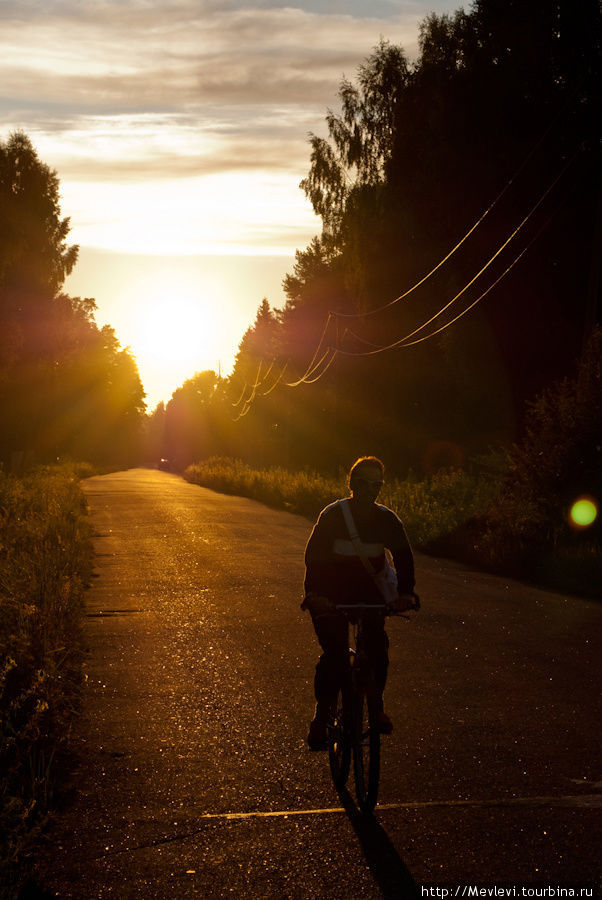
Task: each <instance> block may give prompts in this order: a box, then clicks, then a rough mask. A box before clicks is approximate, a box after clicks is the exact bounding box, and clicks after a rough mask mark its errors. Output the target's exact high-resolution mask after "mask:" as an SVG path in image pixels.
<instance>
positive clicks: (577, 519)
mask: <svg viewBox="0 0 602 900" xmlns="http://www.w3.org/2000/svg"><path fill="white" fill-rule="evenodd" d="M597 517H598V505H597V503H596V502H595V500H592V499H591V497H579V499H578V500H575V502H574V503H573V505H572V506H571V511H570V513H569V519H570V522H571V525H573V527H575V528H589V527H590V525H593V524H594V522H595V521H596V519H597Z"/></svg>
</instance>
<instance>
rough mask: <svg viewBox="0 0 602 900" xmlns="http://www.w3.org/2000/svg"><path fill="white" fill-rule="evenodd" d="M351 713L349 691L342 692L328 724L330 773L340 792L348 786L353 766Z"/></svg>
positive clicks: (338, 695) (339, 693)
mask: <svg viewBox="0 0 602 900" xmlns="http://www.w3.org/2000/svg"><path fill="white" fill-rule="evenodd" d="M350 712H351V710H350V708H349V703H348V700H347V691H345V692H344V691H342V690H341V691H339V692H338V694H337V699H336V704H335V706H334V709H333V712H332V714H331V717H330V719H329V722H328V758H329V760H330V772H331V775H332V780H333V781H334V786H335V787H336V789H337V790H338V791H341V790H342V789H343V788H344V787H345V785H346V784H347V778H348V777H349V768H350V765H351V741H350V734H349V719H350Z"/></svg>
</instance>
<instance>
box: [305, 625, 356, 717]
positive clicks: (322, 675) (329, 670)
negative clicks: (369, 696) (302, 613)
mask: <svg viewBox="0 0 602 900" xmlns="http://www.w3.org/2000/svg"><path fill="white" fill-rule="evenodd" d="M313 625H314V629H315V631H316V635H317V637H318V640H319V642H320V646H321V647H322V650H323V651H324V652H323V653H322V655H321V657H320V659H319V660H318V664H317V665H316V673H315V677H314V694H315V697H316V704H317V705H316V713H317V714H318V715H320V717H324V718H325V719H326V718H327V717H328V712H329V710H330V708H331V706H332V704H333V703H334V701H335V700H336V696H337V693H338V691H339V689H340V687H341V684H342V680H343V675H344V672H345V666H346V665H347V661H348V655H349V634H348V626H347V621H346V619H345V617H344V616H341V615H333V616H323V617H320V618H315V619H313Z"/></svg>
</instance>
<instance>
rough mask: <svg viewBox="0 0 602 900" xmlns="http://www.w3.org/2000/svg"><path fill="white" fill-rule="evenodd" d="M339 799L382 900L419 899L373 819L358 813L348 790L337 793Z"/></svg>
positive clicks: (395, 854)
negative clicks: (379, 890) (383, 899)
mask: <svg viewBox="0 0 602 900" xmlns="http://www.w3.org/2000/svg"><path fill="white" fill-rule="evenodd" d="M339 797H340V799H341V805H342V806H343V809H344V810H345V812H346V813H347V816H348V817H349V821H350V822H351V824H352V825H353V829H354V831H355V833H356V835H357V837H358V839H359V842H360V844H361V847H362V850H363V852H364V856H365V857H366V862H367V863H368V866H369V867H370V871H371V872H372V874H373V875H374V878H375V880H376V882H377V884H378V886H379V887H380V889H381V891H382V894H383V897H387V898H391V900H393V898H397V900H399V897H404V898H405V897H408V898H411V897H419V896H420V893H419V891H418V888H417V886H416V883H415V881H414V879H413V878H412V876H411V874H410V871H409V869H408V868H407V866H406V865H405V863H404V861H403V859H402V858H401V856H400V855H399V853H398V852H397V850H396V849H395V847H394V846H393V844H392V843H391V841H390V840H389V836H388V835H387V832H386V831H385V830H384V828H383V827H382V826H381V825H379V824H378V822H377V820H376V819H375V818H374V816H365V815H363V814H362V813H361V812H360V811H359V809H358V808H357V806H356V805H355V803H354V802H353V800H352V798H351V794H350V793H349V791H348V790H346V789H344V790H343V791H341V792H340V793H339Z"/></svg>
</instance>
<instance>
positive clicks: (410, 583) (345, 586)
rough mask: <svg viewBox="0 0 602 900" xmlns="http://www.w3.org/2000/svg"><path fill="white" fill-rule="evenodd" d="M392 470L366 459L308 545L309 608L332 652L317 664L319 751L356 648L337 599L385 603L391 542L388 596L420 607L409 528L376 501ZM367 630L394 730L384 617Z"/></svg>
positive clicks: (399, 604) (314, 730)
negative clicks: (381, 580) (352, 646)
mask: <svg viewBox="0 0 602 900" xmlns="http://www.w3.org/2000/svg"><path fill="white" fill-rule="evenodd" d="M384 471H385V469H384V465H383V463H382V462H381V461H380V459H377V458H376V457H374V456H364V457H361V458H360V459H358V460H357V461H356V462H355V463H354V464H353V466H352V467H351V469H350V471H349V476H348V484H349V489H350V491H351V497H350V498H349V499H347V500H343V501H341V500H337V501H336V502H335V503H331V504H330V505H329V506H327V507H326V508H325V509H323V510H322V512H321V513H320V516H319V518H318V521H317V522H316V524H315V526H314V528H313V531H312V533H311V536H310V538H309V541H308V543H307V547H306V550H305V565H306V575H305V599H304V601H303V604H302V607H301V608H302V609H308V610H309V612H310V613H311V617H312V622H313V626H314V628H315V631H316V635H317V637H318V640H319V642H320V645H321V647H322V650H323V651H324V652H323V653H322V655H321V657H320V659H319V660H318V664H317V666H316V674H315V680H314V690H315V696H316V710H315V715H314V719H313V721H312V722H311V724H310V726H309V734H308V735H307V743H308V744H309V747H310V749H312V750H322V749H325V748H326V740H327V732H326V724H327V721H328V715H329V711H330V708H331V706H332V705H333V704H334V702H335V701H336V696H337V692H338V690H339V688H340V686H341V681H342V675H343V673H344V671H345V666H346V665H347V656H348V653H349V650H348V647H349V643H348V626H347V620H346V619H345V617H344V616H343V615H342V614H341V613H340V612H337V611H336V609H335V604H356V603H374V604H382V603H383V602H384V600H383V598H384V597H385V595H386V594H387V590H386V589H385V588H383V586H382V584H381V586H380V587H379V586H378V585H377V581H378V580H379V579H378V577H377V578H375V577H374V575H373V574H372V573H381V578H382V576H383V575H384V572H385V570H386V568H387V563H386V556H385V548H387V549H388V550H389V551H390V552H391V554H392V556H393V563H394V565H395V573H396V575H397V585H396V586H394V587H393V589H392V590H391V588H389V594H390V595H389V597H388V598H387V601H386V602H387V603H388V605H389V606H390V607H391V608H394V609H395V610H396V611H398V612H401V611H403V610H405V609H411V608H412V607H413V602H414V595H413V593H412V592H413V589H414V560H413V557H412V551H411V549H410V545H409V543H408V539H407V537H406V533H405V531H404V527H403V525H402V523H401V521H400V519H399V518H398V517H397V516H396V514H395V513H394V512H393V511H392V510H390V509H388V508H387V507H386V506H382V505H380V504H377V503H376V502H375V501H376V498H377V497H378V494H379V491H380V489H381V488H382V486H383V480H384ZM345 505H346V506H347V511H345V509H344V507H345ZM349 512H350V513H351V518H350V517H349ZM354 525H355V531H356V532H357V534H355V535H353V530H354V529H353V526H354ZM353 538H354V539H353ZM393 580H394V578H393ZM383 591H384V593H383ZM365 633H366V642H367V652H368V655H369V656H370V659H371V663H372V666H373V669H374V672H375V676H376V681H377V685H376V686H377V690H378V691H379V694H380V698H381V710H380V717H379V727H380V730H381V732H383V733H385V734H388V733H390V732H391V731H392V729H393V724H392V722H391V720H390V718H389V716H388V715H387V714H386V713H385V711H384V708H383V705H382V694H383V691H384V688H385V682H386V680H387V668H388V665H389V655H388V647H389V638H388V636H387V633H386V631H385V628H384V616H380V615H375V616H374V618H370V619H368V620H367V621H366V632H365Z"/></svg>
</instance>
